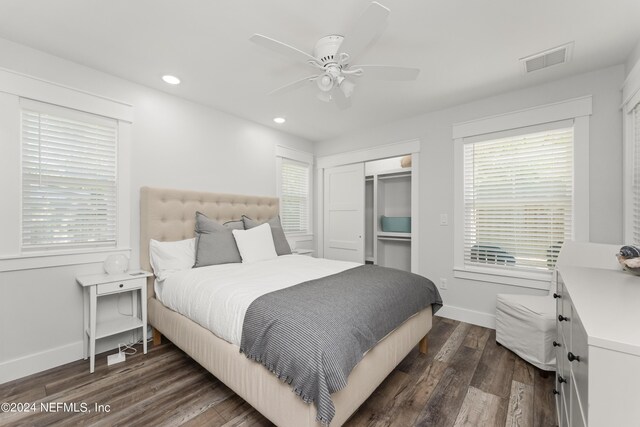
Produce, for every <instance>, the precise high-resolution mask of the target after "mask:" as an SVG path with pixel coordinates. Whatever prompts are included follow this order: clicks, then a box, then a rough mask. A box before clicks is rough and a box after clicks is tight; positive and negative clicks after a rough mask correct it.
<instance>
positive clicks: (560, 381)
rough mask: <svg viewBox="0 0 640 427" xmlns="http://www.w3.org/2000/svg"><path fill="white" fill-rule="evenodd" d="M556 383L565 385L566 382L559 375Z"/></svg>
mask: <svg viewBox="0 0 640 427" xmlns="http://www.w3.org/2000/svg"><path fill="white" fill-rule="evenodd" d="M558 382H559V383H560V384H562V383H566V382H567V380H566V379H565V378H562V377H561V376H560V375H558Z"/></svg>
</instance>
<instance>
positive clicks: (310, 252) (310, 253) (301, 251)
mask: <svg viewBox="0 0 640 427" xmlns="http://www.w3.org/2000/svg"><path fill="white" fill-rule="evenodd" d="M291 252H292V253H294V254H298V255H306V256H313V249H302V248H300V249H294V250H293V251H291Z"/></svg>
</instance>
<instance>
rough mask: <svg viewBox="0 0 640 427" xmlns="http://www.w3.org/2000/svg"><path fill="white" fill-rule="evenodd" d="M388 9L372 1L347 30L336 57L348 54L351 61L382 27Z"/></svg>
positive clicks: (387, 14)
mask: <svg viewBox="0 0 640 427" xmlns="http://www.w3.org/2000/svg"><path fill="white" fill-rule="evenodd" d="M389 12H390V10H389V9H387V8H386V7H384V6H383V5H381V4H380V3H378V2H375V1H374V2H372V3H371V4H370V5H369V7H367V9H366V10H365V11H364V13H363V14H362V16H360V18H359V19H358V20H357V21H356V22H355V25H354V26H353V27H352V28H351V31H347V33H346V34H345V35H344V40H343V41H342V43H341V44H340V47H339V48H338V52H337V53H338V56H337V57H338V58H340V57H342V56H343V55H342V54H347V55H349V60H350V61H353V60H354V59H355V58H356V57H358V56H359V55H360V54H361V53H362V52H363V51H364V49H365V48H366V47H367V46H368V45H369V43H371V41H373V39H374V38H375V37H376V36H377V35H378V34H379V33H380V32H381V31H382V30H383V29H384V27H385V23H386V21H387V17H388V16H389Z"/></svg>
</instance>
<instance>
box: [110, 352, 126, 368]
mask: <svg viewBox="0 0 640 427" xmlns="http://www.w3.org/2000/svg"><path fill="white" fill-rule="evenodd" d="M126 358H127V355H126V354H124V353H123V352H121V351H120V352H118V353H116V354H110V355H109V356H107V366H111V365H115V364H116V363H122V362H124V360H125V359H126Z"/></svg>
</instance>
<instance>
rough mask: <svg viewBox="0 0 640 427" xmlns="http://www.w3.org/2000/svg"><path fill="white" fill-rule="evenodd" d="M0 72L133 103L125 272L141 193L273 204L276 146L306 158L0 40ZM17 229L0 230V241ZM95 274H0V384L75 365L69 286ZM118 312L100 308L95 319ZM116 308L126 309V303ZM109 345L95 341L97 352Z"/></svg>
mask: <svg viewBox="0 0 640 427" xmlns="http://www.w3.org/2000/svg"><path fill="white" fill-rule="evenodd" d="M0 67H2V68H5V69H9V70H13V71H18V72H21V73H25V74H28V75H31V76H35V77H39V78H42V79H45V80H48V81H51V82H55V83H57V84H62V85H66V86H69V87H73V88H76V89H80V90H84V91H87V92H91V93H94V94H98V95H102V96H106V97H109V98H112V99H116V100H120V101H124V102H127V103H129V104H131V105H133V107H134V122H133V126H132V141H131V206H132V212H131V245H132V256H131V266H132V267H136V266H137V265H138V259H139V257H138V252H139V251H138V242H139V218H138V214H139V189H140V187H141V186H158V187H167V188H182V189H191V190H204V191H212V192H230V193H243V194H256V195H271V196H275V195H276V184H275V173H276V172H275V146H276V145H283V146H287V147H290V148H294V149H298V150H302V151H307V152H312V151H313V148H312V144H311V142H309V141H307V140H303V139H301V138H297V137H293V136H291V135H288V134H285V133H283V132H278V131H276V130H273V129H270V128H267V127H264V126H262V125H258V124H256V123H253V122H249V121H246V120H243V119H240V118H238V117H235V116H232V115H229V114H226V113H223V112H220V111H218V110H214V109H212V108H209V107H205V106H203V105H199V104H195V103H192V102H189V101H185V100H183V99H180V98H177V97H175V96H172V95H169V94H166V93H163V92H159V91H156V90H152V89H149V88H146V87H144V86H140V85H137V84H133V83H130V82H127V81H125V80H122V79H119V78H116V77H113V76H110V75H107V74H104V73H101V72H98V71H95V70H93V69H90V68H87V67H84V66H81V65H79V64H76V63H72V62H69V61H66V60H63V59H60V58H57V57H54V56H51V55H48V54H45V53H42V52H39V51H36V50H33V49H30V48H28V47H26V46H22V45H19V44H16V43H13V42H10V41H7V40H4V39H0ZM156 77H157V76H149V78H156ZM18 143H19V141H17V140H7V139H4V140H2V141H0V144H2V146H3V147H4V146H5V144H18ZM1 185H18V183H17V182H2V184H1ZM4 208H5V206H3V209H4ZM7 208H10V207H9V206H7ZM18 226H19V224H0V236H2V235H3V232H5V231H6V229H7V227H14V228H15V227H18ZM0 238H1V237H0ZM101 271H102V265H101V263H93V264H84V265H71V266H64V267H52V268H41V269H33V270H19V271H10V272H3V273H0V383H2V382H5V381H8V380H10V379H12V378H18V377H21V376H24V375H27V374H29V373H33V372H37V371H40V370H43V369H47V368H49V367H52V366H57V365H60V364H63V363H66V362H69V361H72V360H77V359H79V358H81V357H82V316H83V314H82V293H81V289H80V286H78V285H77V284H76V283H75V280H74V278H75V277H76V276H77V275H80V274H88V273H98V272H101ZM117 304H118V301H116V299H115V298H112V301H107V304H105V307H104V310H103V312H102V313H99V317H98V318H99V319H100V318H104V317H109V314H110V313H113V312H114V310H115V309H116V305H117ZM119 307H120V309H121V310H122V311H123V312H124V311H125V310H127V309H129V307H128V305H127V301H126V299H125V300H124V301H123V300H122V299H121V300H120V302H119ZM128 339H130V336H128V335H125V336H123V337H120V342H123V341H126V340H128ZM117 342H118V341H116V340H108V339H106V340H104V341H103V342H102V343H100V342H99V343H98V351H102V350H105V349H108V348H112V347H113V346H114V344H117ZM87 369H88V364H87Z"/></svg>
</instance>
